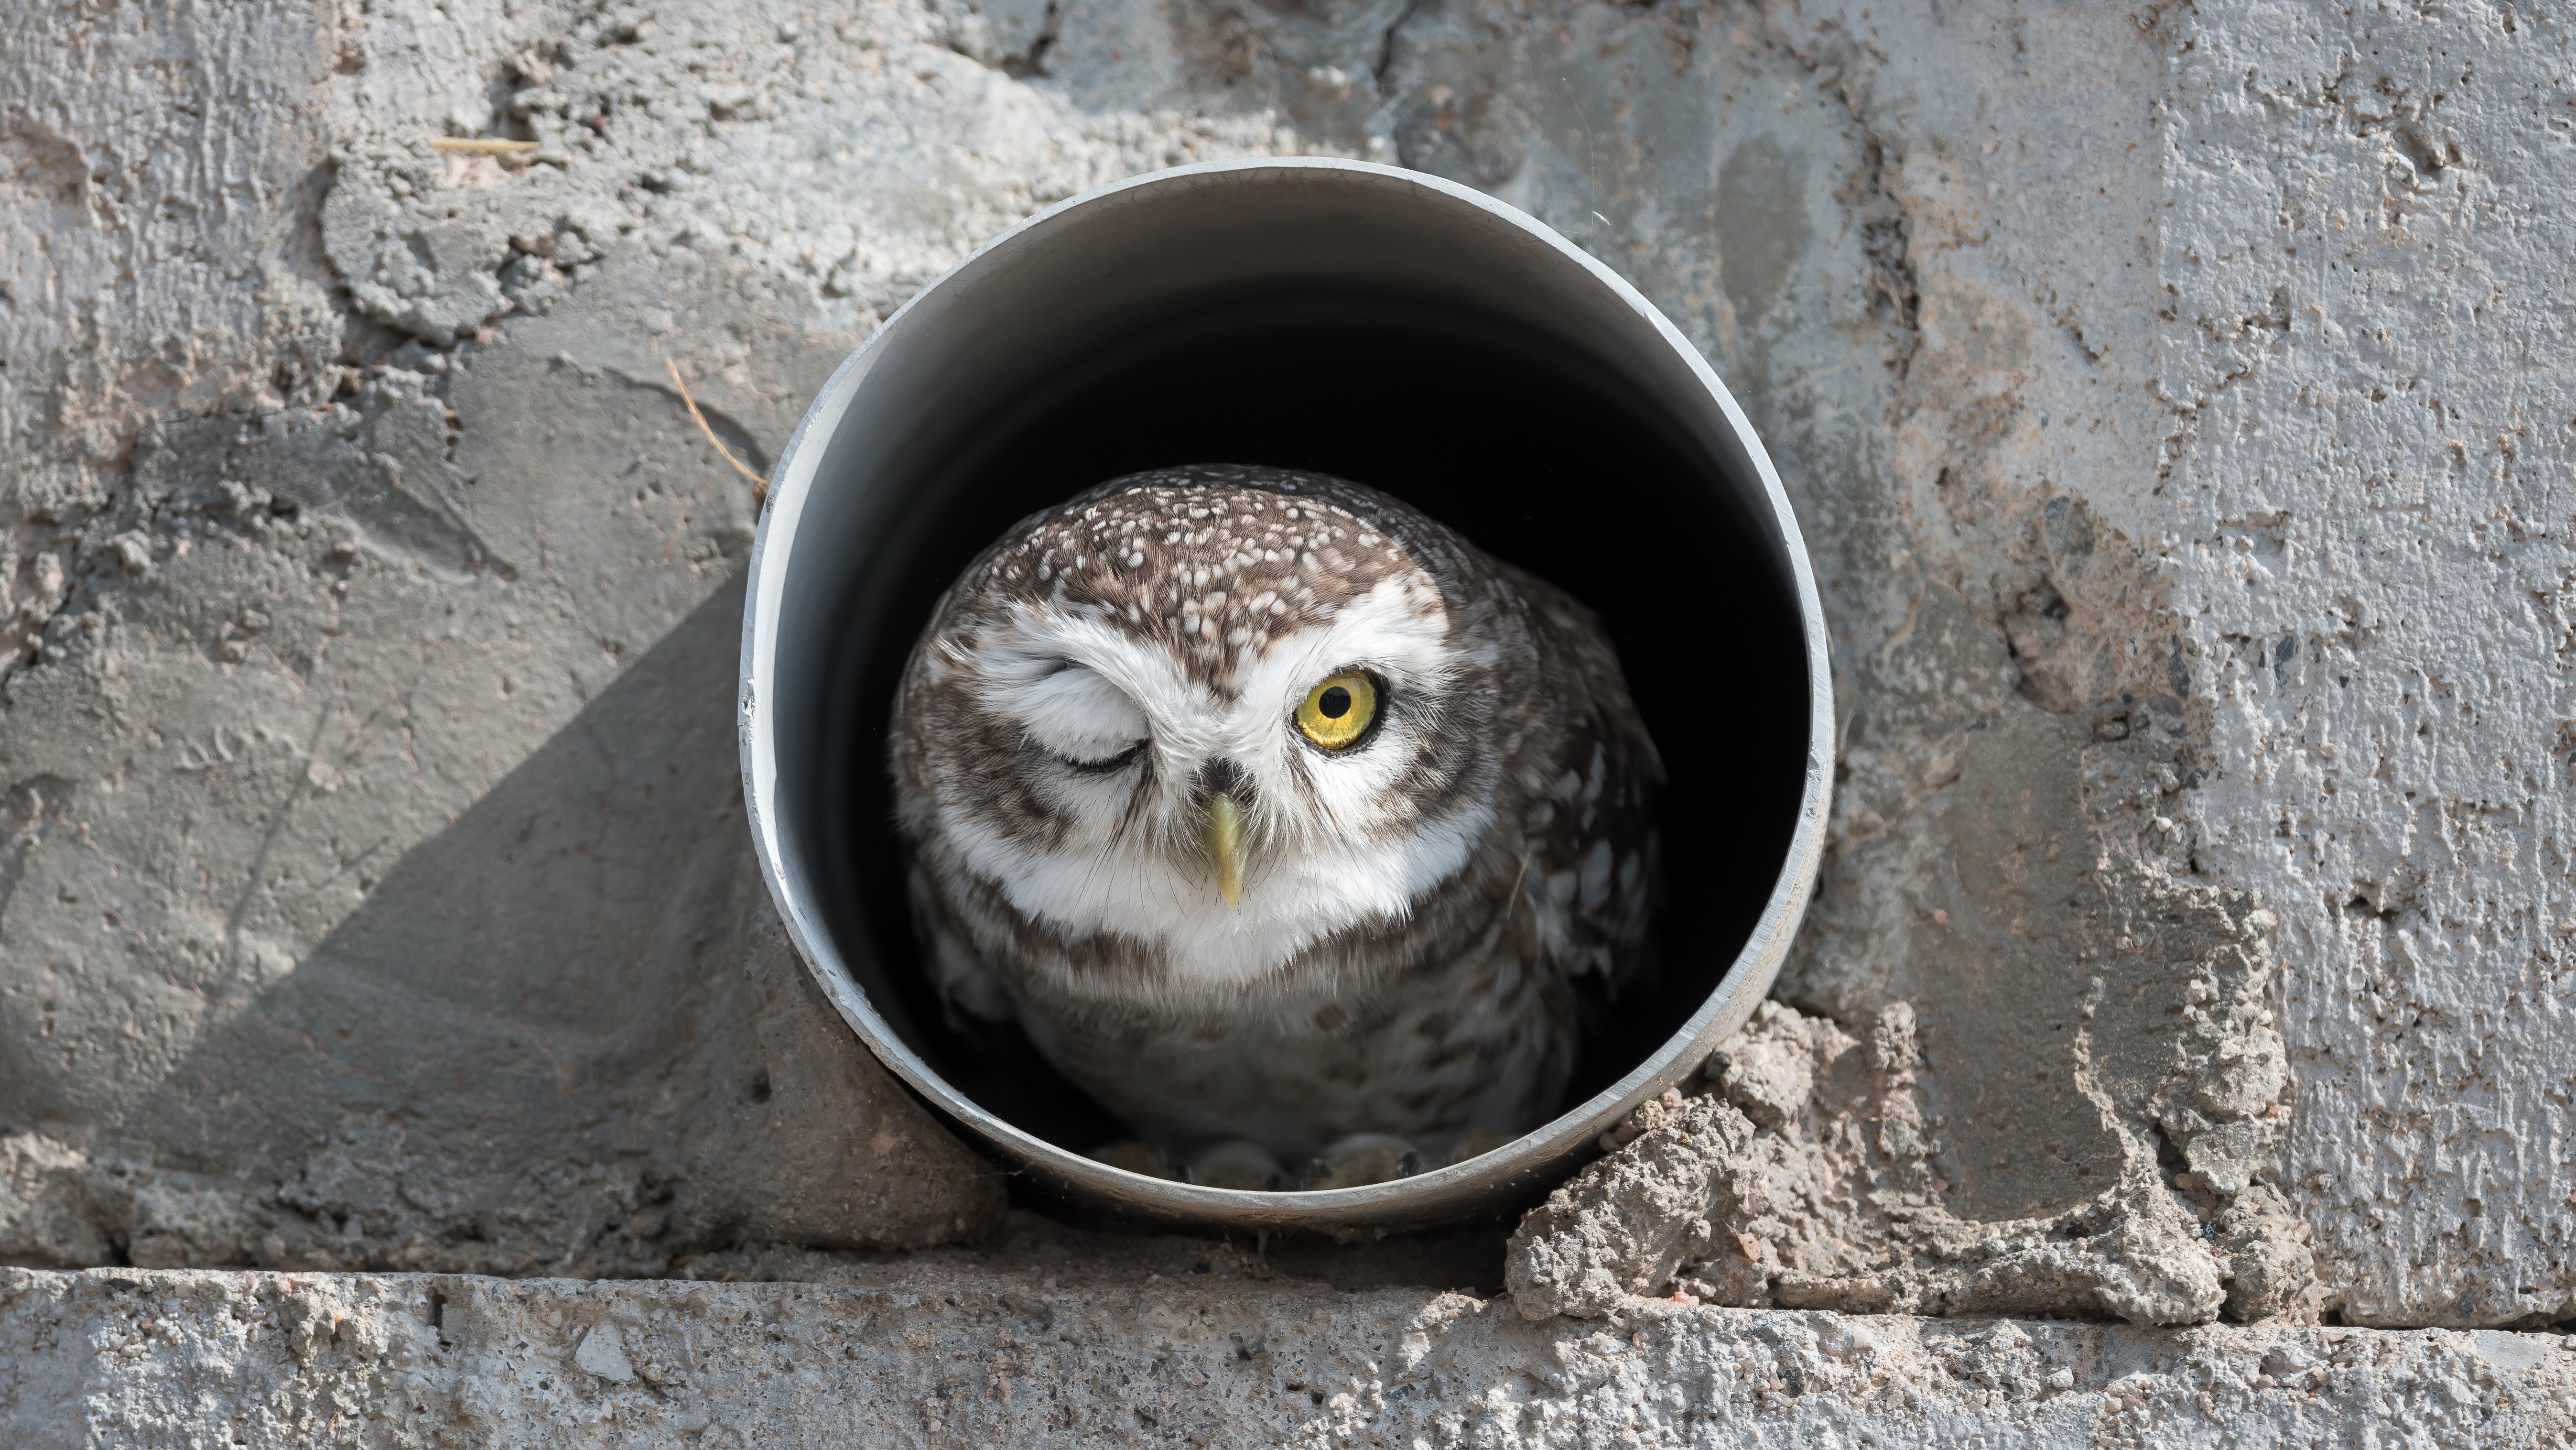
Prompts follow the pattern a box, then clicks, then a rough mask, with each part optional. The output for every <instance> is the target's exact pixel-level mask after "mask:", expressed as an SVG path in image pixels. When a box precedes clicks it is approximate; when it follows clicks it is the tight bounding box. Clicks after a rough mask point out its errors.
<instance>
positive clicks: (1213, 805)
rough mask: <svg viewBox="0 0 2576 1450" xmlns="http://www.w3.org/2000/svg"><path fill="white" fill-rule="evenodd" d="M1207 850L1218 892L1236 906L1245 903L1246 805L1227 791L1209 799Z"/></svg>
mask: <svg viewBox="0 0 2576 1450" xmlns="http://www.w3.org/2000/svg"><path fill="white" fill-rule="evenodd" d="M1207 848H1208V859H1209V860H1211V861H1214V862H1215V863H1216V889H1217V892H1218V894H1219V895H1221V896H1223V897H1224V898H1225V904H1226V905H1228V906H1233V905H1235V904H1237V903H1238V902H1240V901H1241V900H1242V899H1243V804H1242V802H1240V801H1238V800H1236V799H1235V798H1234V797H1233V796H1231V795H1228V794H1226V793H1225V792H1223V791H1219V792H1218V793H1216V794H1215V795H1213V796H1210V797H1209V798H1208V808H1207Z"/></svg>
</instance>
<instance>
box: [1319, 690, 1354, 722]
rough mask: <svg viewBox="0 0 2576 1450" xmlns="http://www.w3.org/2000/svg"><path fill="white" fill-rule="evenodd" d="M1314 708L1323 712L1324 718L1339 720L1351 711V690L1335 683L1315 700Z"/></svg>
mask: <svg viewBox="0 0 2576 1450" xmlns="http://www.w3.org/2000/svg"><path fill="white" fill-rule="evenodd" d="M1315 708H1316V709H1318V710H1320V711H1322V712H1323V714H1324V718H1325V719H1327V720H1339V719H1340V718H1342V717H1343V716H1344V715H1347V714H1349V713H1351V692H1350V691H1348V690H1345V689H1343V688H1342V687H1341V686H1339V685H1335V686H1333V687H1332V688H1331V689H1329V690H1326V691H1325V692H1324V695H1323V698H1322V699H1319V700H1317V701H1316V702H1315Z"/></svg>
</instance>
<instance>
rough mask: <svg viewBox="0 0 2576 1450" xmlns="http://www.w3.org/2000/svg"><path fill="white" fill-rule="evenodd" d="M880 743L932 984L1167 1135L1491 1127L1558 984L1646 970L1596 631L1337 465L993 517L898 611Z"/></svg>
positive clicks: (1211, 468)
mask: <svg viewBox="0 0 2576 1450" xmlns="http://www.w3.org/2000/svg"><path fill="white" fill-rule="evenodd" d="M1336 679H1340V680H1343V681H1344V682H1345V684H1344V685H1343V687H1341V688H1340V689H1339V692H1338V693H1335V694H1333V695H1331V696H1330V697H1329V699H1327V698H1326V697H1325V696H1324V695H1323V694H1321V693H1319V692H1320V691H1321V689H1322V688H1323V687H1324V686H1326V685H1327V684H1329V683H1330V682H1332V681H1334V680H1336ZM1318 701H1320V702H1322V703H1315V702H1318ZM1301 705H1303V706H1305V707H1306V709H1307V711H1308V714H1307V716H1306V725H1305V726H1304V727H1303V728H1302V729H1301V727H1300V726H1299V725H1298V724H1297V723H1296V720H1297V714H1298V711H1299V709H1300V707H1301ZM1327 709H1329V710H1330V711H1332V712H1333V713H1332V716H1331V719H1330V721H1329V722H1328V721H1327V720H1326V719H1325V718H1324V716H1323V714H1322V713H1321V712H1323V711H1324V710H1327ZM1354 710H1358V711H1363V712H1365V713H1366V716H1367V718H1366V719H1365V720H1361V719H1360V718H1358V717H1356V716H1352V715H1350V714H1348V712H1350V711H1354ZM891 766H892V770H893V774H894V780H895V791H896V802H897V812H898V817H899V822H900V825H901V828H902V831H903V834H904V836H905V839H906V841H907V843H908V844H909V846H910V849H911V860H912V894H913V900H914V907H915V913H916V918H917V921H918V923H919V926H920V930H921V934H922V938H923V941H924V945H925V948H926V952H927V956H928V959H929V970H930V972H931V973H932V975H933V977H934V979H935V980H936V982H937V984H938V986H939V988H940V989H941V992H942V994H943V996H944V997H945V999H946V1000H947V1001H948V1002H949V1003H950V1005H951V1008H952V1010H954V1011H958V1012H962V1013H966V1014H969V1015H972V1016H979V1017H985V1018H996V1019H1014V1020H1016V1021H1018V1022H1019V1023H1020V1024H1021V1026H1022V1027H1023V1028H1025V1029H1026V1032H1027V1035H1028V1038H1029V1040H1030V1041H1031V1042H1032V1043H1033V1044H1034V1045H1035V1047H1036V1049H1037V1050H1038V1051H1039V1052H1040V1053H1042V1054H1043V1055H1044V1056H1045V1057H1046V1058H1047V1059H1048V1060H1049V1061H1050V1062H1052V1063H1053V1064H1054V1065H1055V1066H1056V1067H1057V1068H1058V1069H1059V1070H1061V1071H1062V1072H1063V1073H1064V1074H1065V1075H1066V1076H1067V1077H1068V1078H1070V1079H1072V1080H1073V1081H1074V1082H1076V1083H1078V1084H1080V1085H1081V1086H1082V1087H1084V1088H1085V1089H1087V1090H1088V1091H1090V1092H1091V1093H1092V1094H1093V1095H1094V1096H1096V1097H1097V1098H1099V1099H1100V1101H1101V1102H1102V1103H1103V1104H1104V1105H1106V1106H1108V1107H1109V1108H1110V1109H1111V1110H1113V1111H1115V1112H1117V1113H1118V1114H1120V1115H1121V1116H1123V1117H1125V1118H1126V1119H1127V1120H1128V1121H1129V1122H1130V1123H1131V1124H1133V1125H1134V1126H1135V1128H1136V1129H1137V1131H1138V1132H1139V1133H1140V1134H1141V1135H1142V1136H1144V1137H1146V1138H1148V1139H1149V1140H1151V1141H1153V1142H1154V1143H1156V1144H1157V1146H1159V1147H1162V1148H1163V1149H1165V1150H1166V1151H1167V1152H1172V1153H1175V1154H1183V1155H1185V1154H1186V1153H1187V1152H1189V1151H1190V1150H1192V1149H1193V1148H1194V1147H1199V1146H1204V1145H1206V1144H1209V1143H1214V1142H1219V1141H1222V1140H1229V1139H1250V1140H1252V1141H1253V1142H1256V1143H1259V1144H1261V1145H1262V1146H1263V1147H1265V1148H1267V1149H1269V1150H1270V1151H1271V1152H1272V1153H1275V1154H1277V1155H1279V1157H1280V1158H1281V1159H1282V1160H1284V1161H1287V1162H1296V1161H1298V1160H1301V1159H1303V1158H1305V1157H1306V1156H1308V1155H1310V1154H1313V1153H1315V1152H1317V1151H1319V1150H1320V1149H1322V1148H1323V1147H1324V1146H1325V1145H1326V1144H1328V1143H1330V1142H1332V1141H1334V1140H1336V1139H1340V1138H1345V1137H1347V1136H1349V1135H1352V1134H1393V1135H1397V1136H1400V1137H1402V1138H1405V1139H1407V1140H1409V1141H1411V1142H1413V1143H1416V1144H1418V1145H1420V1146H1421V1147H1422V1149H1423V1150H1424V1151H1425V1152H1427V1153H1429V1154H1431V1155H1433V1156H1434V1157H1438V1156H1443V1155H1446V1154H1447V1153H1449V1152H1450V1151H1451V1149H1452V1148H1453V1147H1454V1146H1455V1145H1456V1144H1458V1143H1460V1142H1462V1141H1465V1140H1467V1139H1468V1138H1469V1137H1470V1136H1471V1135H1474V1136H1477V1137H1479V1139H1480V1140H1481V1139H1482V1138H1483V1136H1484V1135H1502V1136H1510V1135H1515V1134H1518V1133H1520V1132H1522V1131H1525V1130H1527V1129H1528V1128H1530V1127H1533V1126H1535V1125H1536V1124H1537V1123H1538V1122H1540V1121H1542V1120H1544V1119H1545V1118H1546V1117H1547V1116H1548V1115H1549V1114H1550V1113H1552V1112H1553V1111H1554V1109H1555V1107H1556V1105H1557V1099H1558V1098H1559V1097H1560V1096H1561V1095H1562V1093H1563V1091H1564V1089H1565V1085H1566V1082H1567V1080H1568V1078H1569V1077H1570V1076H1571V1074H1572V1071H1573V1066H1574V1058H1575V1053H1576V1047H1577V1035H1578V1019H1579V1015H1580V1014H1579V1012H1578V1010H1577V1005H1578V1004H1577V1000H1576V999H1577V996H1578V993H1577V990H1576V983H1577V980H1578V979H1581V978H1584V977H1587V976H1589V977H1594V978H1597V979H1598V980H1599V982H1600V983H1601V984H1602V985H1604V986H1616V985H1618V984H1622V983H1625V982H1628V981H1630V980H1632V979H1633V978H1635V977H1636V976H1637V975H1638V974H1639V973H1641V972H1643V971H1645V970H1647V969H1648V967H1649V964H1650V956H1651V950H1652V947H1651V939H1650V935H1649V928H1650V925H1651V918H1652V914H1653V907H1654V903H1655V899H1656V895H1657V892H1658V890H1659V884H1658V879H1657V871H1656V836H1655V828H1654V823H1653V819H1652V799H1651V797H1652V792H1653V790H1654V787H1655V786H1656V785H1657V784H1659V783H1660V782H1661V779H1662V766H1661V764H1660V762H1659V761H1658V759H1657V757H1656V754H1655V747H1654V745H1653V743H1652V741H1651V740H1649V739H1648V737H1647V734H1646V731H1645V728H1644V726H1643V725H1642V724H1641V723H1640V722H1639V720H1638V718H1637V714H1636V711H1635V709H1634V707H1633V706H1632V705H1631V703H1630V701H1629V697H1628V692H1627V687H1626V684H1625V682H1624V681H1623V679H1622V677H1621V675H1620V672H1619V666H1618V661H1617V659H1616V657H1615V656H1614V654H1613V653H1612V650H1611V648H1610V644H1609V641H1608V640H1607V638H1606V637H1605V636H1604V635H1603V633H1602V631H1601V629H1600V626H1599V624H1598V623H1597V622H1596V621H1595V620H1594V619H1593V618H1592V616H1591V615H1590V614H1589V613H1588V612H1587V611H1585V610H1584V609H1583V608H1582V607H1581V606H1580V605H1577V604H1576V603H1574V602H1573V601H1572V600H1570V599H1568V598H1567V597H1566V596H1565V595H1564V594H1563V593H1561V592H1560V591H1558V590H1557V589H1556V588H1554V587H1553V586H1551V585H1549V584H1547V583H1545V582H1544V581H1542V580H1539V579H1535V578H1533V577H1531V576H1529V575H1528V574H1525V573H1523V572H1521V571H1520V570H1517V569H1514V568H1512V567H1511V566H1509V565H1506V564H1502V563H1500V562H1498V561H1496V560H1494V559H1491V558H1489V557H1487V556H1486V555H1485V554H1484V553H1482V552H1481V551H1480V550H1478V549H1477V548H1475V546H1473V545H1472V544H1469V543H1468V542H1467V541H1466V540H1464V539H1462V538H1460V537H1459V536H1458V535H1456V534H1455V533H1453V532H1451V531H1450V530H1448V529H1447V528H1445V527H1443V526H1442V525H1440V524H1438V523H1436V522H1434V521H1433V520H1431V519H1429V518H1426V517H1424V516H1423V515H1422V514H1420V513H1418V512H1416V511H1414V510H1413V509H1411V508H1409V507H1407V506H1406V505H1404V504H1402V503H1399V502H1397V501H1396V500H1394V499H1391V498H1388V497H1386V496H1385V495H1383V494H1379V493H1377V492H1374V491H1373V490H1370V489H1367V488H1363V487H1361V486H1359V485H1357V484H1353V483H1348V482H1345V481H1343V480H1340V479H1334V478H1326V477H1322V476H1319V475H1314V474H1301V473H1292V472H1284V471H1279V470H1273V469H1262V468H1248V467H1233V466H1217V465H1202V466H1197V467H1190V468H1181V469H1170V470H1164V471H1159V472H1154V473H1144V474H1137V475H1134V476H1132V477H1128V478H1123V479H1119V480H1116V481H1114V482H1112V483H1108V484H1104V485H1102V486H1100V487H1098V488H1095V489H1092V490H1091V491H1089V492H1087V493H1085V494H1083V495H1081V496H1080V497H1078V498H1075V499H1073V500H1071V501H1069V502H1067V503H1065V504H1063V505H1061V506H1059V507H1056V508H1052V509H1048V510H1045V511H1043V512H1041V513H1038V514H1035V515H1032V516H1031V517H1029V518H1027V519H1024V520H1022V521H1021V522H1020V523H1019V524H1018V525H1016V526H1015V527H1013V528H1012V529H1011V530H1010V531H1009V532H1008V533H1007V534H1005V535H1004V536H1003V537H1002V538H1001V539H1000V540H999V541H997V542H996V543H995V544H994V545H993V546H992V547H991V548H989V549H987V550H986V551H985V552H984V554H983V555H982V556H981V557H979V558H978V559H976V561H975V562H974V563H973V564H971V565H969V566H968V567H967V569H966V571H965V572H964V573H963V574H962V575H961V576H960V577H959V578H958V580H957V582H956V583H955V584H954V585H953V586H951V587H950V589H949V590H948V592H947V593H946V594H945V595H944V596H942V598H941V599H940V601H939V604H938V605H937V607H936V609H935V610H934V611H933V615H932V618H931V621H930V623H929V626H928V627H927V628H926V629H925V630H924V631H923V634H922V637H921V640H920V642H919V644H918V645H917V646H916V647H915V649H914V652H913V656H912V659H911V662H910V664H909V666H908V667H907V669H906V672H905V676H904V681H903V685H902V688H901V689H900V691H899V692H898V694H897V697H896V703H895V712H894V722H893V743H892V748H891Z"/></svg>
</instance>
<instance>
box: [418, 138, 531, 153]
mask: <svg viewBox="0 0 2576 1450" xmlns="http://www.w3.org/2000/svg"><path fill="white" fill-rule="evenodd" d="M429 149H430V150H432V151H464V152H468V153H470V154H472V155H476V156H516V155H519V154H520V153H522V152H527V151H534V150H536V149H537V143H536V142H534V141H504V140H502V139H501V138H500V137H498V136H433V137H431V138H430V141H429Z"/></svg>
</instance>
